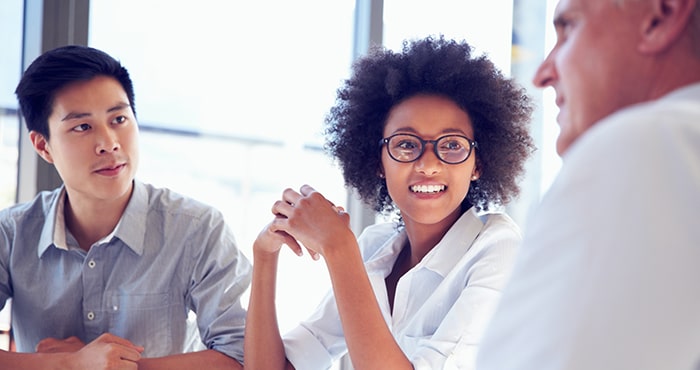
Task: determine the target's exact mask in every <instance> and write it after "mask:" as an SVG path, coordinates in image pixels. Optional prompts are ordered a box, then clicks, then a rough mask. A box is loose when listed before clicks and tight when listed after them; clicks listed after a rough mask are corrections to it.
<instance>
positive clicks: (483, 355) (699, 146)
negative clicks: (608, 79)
mask: <svg viewBox="0 0 700 370" xmlns="http://www.w3.org/2000/svg"><path fill="white" fill-rule="evenodd" d="M563 159H564V164H563V166H562V170H561V172H560V174H559V176H558V177H557V179H556V181H555V182H554V184H553V185H552V187H551V188H550V190H549V192H548V194H547V195H546V196H545V197H544V199H543V200H542V203H541V205H540V207H539V208H538V210H537V211H536V212H535V214H534V217H532V218H531V220H532V222H530V224H529V226H528V228H527V231H526V233H525V239H524V241H523V246H522V248H520V250H519V255H518V258H517V261H516V265H515V268H514V270H513V275H512V278H511V281H510V282H509V283H508V285H507V286H506V288H505V289H504V291H503V299H502V300H501V304H500V306H499V308H498V310H497V311H496V313H495V314H494V319H493V321H492V324H491V326H490V327H489V328H488V330H487V332H486V333H485V335H484V341H483V343H482V347H481V349H480V352H479V359H478V367H479V370H504V369H507V370H588V369H596V370H605V369H621V370H661V369H663V370H666V369H674V370H691V369H692V370H696V369H699V368H700V289H699V288H698V284H700V216H698V212H700V83H696V84H694V85H691V86H688V87H686V88H683V89H679V90H677V91H675V92H673V93H670V94H668V95H667V96H665V97H663V98H661V99H658V100H656V101H653V102H650V103H647V104H641V105H638V106H635V107H630V108H629V109H625V110H623V111H620V112H618V113H616V114H614V115H612V116H610V117H609V118H607V119H605V120H604V121H601V122H599V123H597V124H596V125H595V126H594V127H593V128H591V129H590V130H589V131H588V132H587V133H586V134H585V135H583V136H582V137H581V138H579V139H578V140H577V142H576V143H574V145H573V146H572V147H571V148H570V149H569V150H568V151H567V154H566V156H565V157H564V158H563Z"/></svg>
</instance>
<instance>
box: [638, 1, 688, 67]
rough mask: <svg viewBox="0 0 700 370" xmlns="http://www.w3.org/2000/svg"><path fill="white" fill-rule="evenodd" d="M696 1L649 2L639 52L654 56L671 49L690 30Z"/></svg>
mask: <svg viewBox="0 0 700 370" xmlns="http://www.w3.org/2000/svg"><path fill="white" fill-rule="evenodd" d="M696 5H697V0H651V7H650V10H649V14H648V15H647V16H646V18H645V19H644V23H643V25H642V38H641V41H640V44H639V51H640V52H642V53H644V54H655V53H658V52H662V51H664V50H666V49H668V48H669V47H671V46H672V45H673V44H674V43H675V42H676V41H677V40H678V39H679V38H681V37H683V35H684V33H688V32H689V31H690V28H691V24H690V22H691V19H692V15H693V12H694V11H695V6H696Z"/></svg>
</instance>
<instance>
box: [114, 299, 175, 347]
mask: <svg viewBox="0 0 700 370" xmlns="http://www.w3.org/2000/svg"><path fill="white" fill-rule="evenodd" d="M110 309H111V312H110V313H111V315H110V316H111V320H110V332H111V333H113V334H115V335H117V336H120V337H123V338H126V339H128V340H130V341H131V342H133V343H134V344H136V345H139V346H143V347H144V348H145V349H144V352H143V353H142V356H143V357H160V356H165V355H168V354H171V352H172V351H173V349H172V333H171V329H170V322H171V320H170V316H171V299H170V295H169V294H167V293H159V294H115V295H113V296H112V298H111V302H110Z"/></svg>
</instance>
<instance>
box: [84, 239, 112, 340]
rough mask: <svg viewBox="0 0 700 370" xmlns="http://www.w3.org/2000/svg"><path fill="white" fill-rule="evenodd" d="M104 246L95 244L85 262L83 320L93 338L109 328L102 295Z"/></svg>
mask: <svg viewBox="0 0 700 370" xmlns="http://www.w3.org/2000/svg"><path fill="white" fill-rule="evenodd" d="M103 249H104V247H99V246H98V245H93V246H92V247H91V248H90V251H89V252H88V253H87V256H86V257H85V261H84V262H83V273H82V280H83V322H84V325H85V332H86V334H87V336H88V338H90V340H93V339H95V338H97V337H98V336H100V334H102V333H104V332H106V330H107V317H106V312H105V311H104V309H103V308H102V301H103V299H102V295H103V292H104V291H105V285H104V284H105V282H104V279H103V276H104V274H103V272H104V263H103V262H104V260H105V259H104V256H103V253H101V251H102V250H103Z"/></svg>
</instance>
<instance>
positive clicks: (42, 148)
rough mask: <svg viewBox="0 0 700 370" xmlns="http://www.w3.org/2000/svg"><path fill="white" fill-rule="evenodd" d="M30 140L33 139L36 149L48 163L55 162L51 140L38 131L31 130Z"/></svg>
mask: <svg viewBox="0 0 700 370" xmlns="http://www.w3.org/2000/svg"><path fill="white" fill-rule="evenodd" d="M29 140H31V142H32V146H34V150H36V152H37V154H39V156H40V157H41V158H44V160H45V161H46V162H48V163H53V158H52V157H51V152H49V141H48V140H47V139H46V137H45V136H44V135H42V134H40V133H38V132H36V131H29Z"/></svg>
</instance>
